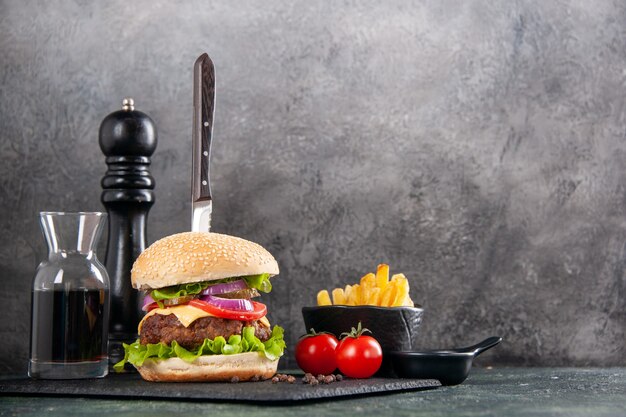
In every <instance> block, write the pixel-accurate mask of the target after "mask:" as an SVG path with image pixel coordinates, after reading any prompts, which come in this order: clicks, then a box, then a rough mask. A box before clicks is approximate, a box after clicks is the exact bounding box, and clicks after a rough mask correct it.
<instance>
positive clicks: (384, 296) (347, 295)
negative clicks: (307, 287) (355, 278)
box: [317, 264, 414, 307]
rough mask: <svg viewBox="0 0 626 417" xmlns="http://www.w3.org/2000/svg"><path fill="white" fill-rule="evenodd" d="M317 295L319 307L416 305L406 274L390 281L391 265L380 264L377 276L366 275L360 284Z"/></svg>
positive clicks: (393, 277)
mask: <svg viewBox="0 0 626 417" xmlns="http://www.w3.org/2000/svg"><path fill="white" fill-rule="evenodd" d="M331 294H332V300H331V296H330V294H329V293H328V291H327V290H322V291H320V292H318V293H317V305H318V306H328V305H348V306H358V305H370V306H379V307H401V306H409V307H413V306H414V303H413V300H411V296H410V295H409V281H408V280H407V279H406V277H405V276H404V274H394V275H393V276H392V277H391V279H389V265H387V264H380V265H378V268H376V274H373V273H371V272H370V273H368V274H366V275H364V276H363V277H362V278H361V280H360V281H359V282H358V283H355V284H353V285H346V286H345V288H335V289H333V290H332V291H331Z"/></svg>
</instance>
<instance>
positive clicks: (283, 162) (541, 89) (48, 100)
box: [0, 0, 626, 373]
mask: <svg viewBox="0 0 626 417" xmlns="http://www.w3.org/2000/svg"><path fill="white" fill-rule="evenodd" d="M93 3H94V4H91V2H81V1H75V2H71V1H57V2H34V1H25V2H23V1H17V0H15V1H1V2H0V57H1V58H0V85H1V88H2V93H1V98H0V155H1V161H2V162H1V164H0V201H1V203H0V231H1V232H0V235H1V236H2V239H1V240H0V282H1V286H0V296H1V298H2V311H3V313H2V318H1V321H0V339H1V340H2V343H1V344H0V371H1V372H3V373H7V372H10V371H15V370H24V369H25V365H26V359H27V355H28V353H27V346H28V333H29V314H30V310H29V303H30V298H29V297H30V296H29V291H30V285H31V282H30V281H31V278H32V275H33V272H34V270H35V268H36V266H37V264H38V262H39V261H40V260H41V259H42V258H43V257H44V256H45V254H46V249H45V246H44V242H43V238H42V236H41V234H40V230H39V225H38V223H37V212H38V211H40V210H99V209H101V206H100V203H99V196H100V185H99V180H100V178H101V176H102V175H103V173H104V171H105V165H104V160H103V156H102V155H101V153H100V150H99V148H98V143H97V134H98V127H99V124H100V121H101V120H102V118H103V117H104V116H105V115H107V114H108V113H109V112H111V111H113V110H116V109H118V108H119V107H120V101H121V99H122V97H124V96H132V97H134V98H135V100H136V103H137V108H138V109H140V110H142V111H144V112H146V113H148V114H149V115H150V116H152V118H153V119H154V120H155V121H156V123H157V126H158V130H159V145H158V149H157V152H156V154H155V155H154V158H153V165H152V172H153V174H154V176H155V178H156V181H157V189H156V192H157V203H156V205H155V206H154V208H153V210H152V211H151V214H150V218H149V230H148V234H149V240H150V241H151V242H152V241H154V240H156V239H157V238H160V237H162V236H165V235H168V234H171V233H175V232H179V231H184V230H187V229H188V227H189V211H190V208H189V202H188V200H189V173H190V155H191V150H190V137H191V110H192V103H191V85H192V84H191V70H192V65H193V62H194V60H195V58H196V57H197V56H198V55H200V54H201V53H202V52H204V51H207V52H209V54H210V55H211V57H212V58H213V60H214V62H215V63H216V68H217V80H218V106H217V110H216V119H215V120H216V125H215V142H214V147H213V160H212V161H213V166H212V175H213V181H214V184H213V191H214V196H215V212H214V224H213V225H214V230H216V231H221V232H226V233H231V234H236V235H239V236H243V237H246V238H249V239H251V240H254V241H257V242H259V243H261V244H263V245H264V246H266V247H267V248H268V249H270V250H271V252H272V253H273V254H274V255H275V256H276V258H277V259H278V261H279V263H280V266H281V271H282V272H281V274H280V276H279V277H278V278H277V279H276V282H275V291H274V292H272V294H270V295H269V296H266V297H264V300H265V301H266V302H267V304H268V305H269V306H270V311H271V314H270V317H271V319H272V321H274V322H276V323H280V324H282V325H283V326H285V327H286V329H287V331H288V338H289V342H290V345H291V346H293V344H294V342H295V340H296V338H297V336H298V335H300V334H301V333H302V332H303V330H304V329H303V324H302V321H301V316H300V308H301V307H302V306H305V305H311V304H313V303H314V300H315V293H316V292H317V291H318V290H319V289H321V288H331V287H335V286H338V285H345V284H346V283H351V282H354V281H355V280H356V279H358V278H359V277H360V276H361V275H363V274H364V273H365V272H368V271H372V270H374V269H375V267H376V265H377V264H378V263H379V262H388V263H390V264H391V267H392V272H404V273H405V274H406V275H407V276H408V277H409V278H410V282H411V294H412V297H413V299H414V300H415V301H416V302H418V303H420V304H423V305H424V307H425V308H426V317H425V322H424V325H423V332H422V345H423V347H446V346H455V345H462V344H469V343H472V342H475V341H478V340H479V339H481V338H482V337H483V336H489V335H501V336H503V337H504V339H505V343H504V344H503V345H502V346H501V347H499V348H498V349H496V350H494V351H492V352H490V353H488V354H486V355H485V356H484V359H482V364H493V365H617V364H622V365H623V364H624V362H625V360H626V348H625V345H624V340H625V339H626V336H625V329H626V298H625V282H624V258H625V253H624V243H625V241H626V227H625V226H626V224H625V218H626V217H625V213H624V209H625V208H626V189H625V186H624V184H626V177H625V172H626V143H625V141H624V139H625V138H624V136H625V130H626V120H625V118H626V101H625V99H624V97H625V88H626V25H624V22H625V21H626V20H625V19H626V5H624V3H623V2H618V1H594V2H575V1H562V2H546V1H539V0H537V1H532V0H529V1H517V2H512V1H495V2H494V1H453V0H450V1H441V0H437V1H423V2H419V3H418V2H414V3H411V2H404V1H385V2H381V1H354V2H353V1H350V2H327V3H322V2H310V1H296V2H293V1H286V0H285V1H264V2H227V1H221V2H202V1H189V2H167V1H138V2H124V1H112V2H93ZM174 3H176V4H174ZM288 363H291V364H293V362H288Z"/></svg>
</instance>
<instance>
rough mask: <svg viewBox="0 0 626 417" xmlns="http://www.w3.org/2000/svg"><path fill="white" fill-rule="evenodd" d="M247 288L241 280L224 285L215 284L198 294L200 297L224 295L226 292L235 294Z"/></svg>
mask: <svg viewBox="0 0 626 417" xmlns="http://www.w3.org/2000/svg"><path fill="white" fill-rule="evenodd" d="M246 288H248V284H246V281H244V280H243V279H238V280H237V281H233V282H227V283H225V284H215V285H210V286H209V287H207V288H206V289H205V290H204V291H202V292H201V293H200V294H202V295H217V294H226V293H227V292H235V291H241V290H245V289H246Z"/></svg>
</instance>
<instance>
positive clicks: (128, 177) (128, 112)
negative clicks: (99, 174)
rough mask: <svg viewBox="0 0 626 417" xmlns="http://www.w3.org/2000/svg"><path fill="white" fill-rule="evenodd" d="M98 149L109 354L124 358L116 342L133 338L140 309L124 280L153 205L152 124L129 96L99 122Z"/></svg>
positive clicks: (142, 240)
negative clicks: (102, 165)
mask: <svg viewBox="0 0 626 417" xmlns="http://www.w3.org/2000/svg"><path fill="white" fill-rule="evenodd" d="M99 137H100V149H102V152H103V153H104V154H105V155H106V163H107V165H108V170H107V172H106V174H105V175H104V177H103V178H102V182H101V185H102V189H103V191H102V198H101V200H102V204H104V206H105V207H106V209H107V212H108V213H109V239H108V243H107V251H106V256H105V261H104V263H105V265H106V268H107V271H108V273H109V278H110V280H111V310H110V319H109V358H110V362H109V363H110V364H111V365H113V364H115V363H117V362H118V361H120V360H121V359H123V358H124V349H123V348H122V343H130V342H133V341H134V340H135V339H136V338H137V325H138V324H139V320H140V315H141V308H140V305H139V298H138V292H137V291H136V290H134V289H133V288H132V286H131V282H130V270H131V268H132V265H133V262H135V259H137V257H138V256H139V254H140V253H141V252H143V250H144V249H145V248H146V219H147V217H148V211H150V208H151V207H152V205H153V204H154V191H153V190H154V178H153V177H152V175H150V171H149V170H148V168H149V166H150V156H151V155H152V154H153V153H154V151H155V149H156V146H157V132H156V126H155V124H154V122H153V121H152V119H151V118H150V117H149V116H148V115H147V114H145V113H142V112H140V111H138V110H135V107H134V101H133V99H132V98H125V99H124V100H123V101H122V110H118V111H116V112H113V113H111V114H109V115H108V116H107V117H105V118H104V120H103V121H102V124H101V125H100V135H99Z"/></svg>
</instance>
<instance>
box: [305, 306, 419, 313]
mask: <svg viewBox="0 0 626 417" xmlns="http://www.w3.org/2000/svg"><path fill="white" fill-rule="evenodd" d="M331 309H340V310H359V309H370V310H382V311H389V310H415V311H420V312H424V309H423V308H422V307H411V306H398V307H380V306H368V305H363V306H344V305H336V306H335V305H333V306H308V307H302V311H305V310H306V311H314V310H331Z"/></svg>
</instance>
